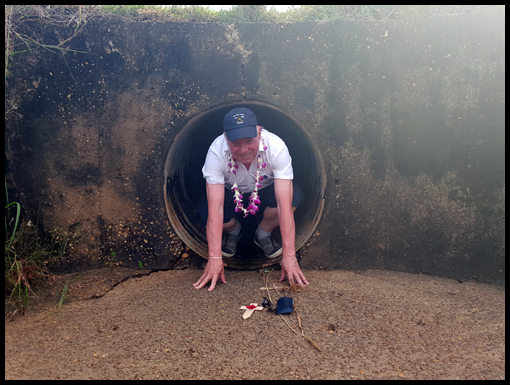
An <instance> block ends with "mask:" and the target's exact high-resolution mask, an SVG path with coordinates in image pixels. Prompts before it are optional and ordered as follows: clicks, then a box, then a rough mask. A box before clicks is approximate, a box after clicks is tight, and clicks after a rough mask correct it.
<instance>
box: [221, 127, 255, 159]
mask: <svg viewBox="0 0 510 385" xmlns="http://www.w3.org/2000/svg"><path fill="white" fill-rule="evenodd" d="M257 132H258V134H257V136H256V137H255V138H242V139H239V140H236V141H235V142H231V141H229V140H228V139H227V143H228V148H229V149H230V152H231V153H232V156H233V157H234V158H235V159H236V160H239V161H240V162H241V163H245V164H246V163H251V162H253V160H254V159H255V157H256V156H257V154H258V152H259V142H260V129H257Z"/></svg>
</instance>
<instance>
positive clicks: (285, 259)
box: [282, 257, 297, 261]
mask: <svg viewBox="0 0 510 385" xmlns="http://www.w3.org/2000/svg"><path fill="white" fill-rule="evenodd" d="M289 259H297V257H292V258H282V261H288V260H289Z"/></svg>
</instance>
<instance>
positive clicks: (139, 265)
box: [138, 261, 143, 269]
mask: <svg viewBox="0 0 510 385" xmlns="http://www.w3.org/2000/svg"><path fill="white" fill-rule="evenodd" d="M138 267H139V268H140V269H143V263H142V261H138Z"/></svg>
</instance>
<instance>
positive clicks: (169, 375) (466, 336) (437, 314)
mask: <svg viewBox="0 0 510 385" xmlns="http://www.w3.org/2000/svg"><path fill="white" fill-rule="evenodd" d="M115 272H116V270H114V271H113V272H109V273H111V274H115ZM101 274H104V271H102V273H97V274H96V275H95V276H100V275H101ZM200 274H201V271H200V270H197V269H187V270H182V271H160V272H155V273H152V274H150V275H146V276H139V277H135V278H131V279H128V280H126V281H123V282H121V283H119V284H117V285H116V286H115V287H114V288H113V289H111V290H109V291H108V290H106V289H105V290H103V291H102V292H101V290H100V288H99V287H97V288H93V289H97V290H98V291H97V295H96V297H98V298H95V299H90V300H83V299H81V300H80V299H79V298H83V296H87V295H89V296H90V294H86V295H85V294H81V297H80V295H79V293H80V292H82V291H85V292H86V291H87V288H86V287H84V286H87V284H86V282H87V279H86V278H83V279H82V280H81V281H80V279H76V280H74V281H72V282H73V283H72V284H73V288H71V290H70V293H69V294H70V296H71V297H72V298H73V299H76V301H74V302H71V303H68V304H65V305H64V307H63V312H62V314H61V315H59V314H58V313H48V311H47V309H44V310H43V309H39V311H37V312H34V311H32V312H28V314H26V315H25V316H20V317H18V316H15V317H12V316H7V317H6V324H5V355H6V359H5V378H6V379H40V380H43V379H51V380H54V379H112V380H113V379H437V380H439V379H503V378H504V375H505V291H504V288H502V287H497V286H490V285H487V284H480V283H473V282H463V283H460V282H458V281H455V280H450V279H445V278H436V277H431V276H425V275H413V274H408V273H395V272H387V271H375V270H372V271H370V270H369V271H363V272H349V271H306V272H305V274H306V275H307V278H308V280H309V281H310V282H311V284H310V286H309V288H308V289H307V290H305V291H303V292H300V293H296V294H293V297H294V299H295V306H296V309H297V311H298V313H299V314H300V316H301V320H302V326H303V330H304V333H305V335H307V336H308V337H309V338H311V339H312V340H313V341H315V342H316V344H317V345H318V346H319V347H320V349H321V350H322V351H321V352H319V351H318V350H317V349H315V348H314V347H313V346H312V345H311V344H310V343H308V342H306V341H305V340H304V339H303V338H302V337H301V336H300V335H298V334H296V333H294V332H293V331H292V330H291V329H290V328H289V326H288V325H286V324H285V322H284V321H283V320H282V319H281V318H280V317H279V316H275V315H274V314H272V313H270V312H267V311H260V312H259V311H257V312H255V313H254V314H253V315H252V316H251V317H250V318H248V319H247V320H243V318H242V314H243V310H240V306H242V305H248V304H250V303H251V302H258V303H259V304H260V302H261V299H262V295H266V294H265V293H264V292H263V291H261V290H260V288H261V286H263V278H262V276H261V275H262V273H260V272H255V271H227V272H226V279H227V284H226V285H219V286H218V287H217V289H216V290H214V291H213V292H207V291H206V290H200V291H197V290H195V289H194V288H193V287H192V283H193V282H195V281H196V280H197V279H198V277H199V276H200ZM277 278H279V272H276V271H275V272H272V273H270V279H271V280H274V279H277ZM119 280H120V279H119ZM89 282H92V281H89ZM78 284H80V285H82V286H78ZM96 285H98V286H101V285H100V284H96ZM89 286H90V283H89ZM106 286H107V285H106ZM73 291H74V293H78V294H73ZM93 291H94V290H92V292H93ZM89 292H90V287H89ZM103 294H104V295H103ZM282 294H283V293H282ZM73 295H74V297H73ZM271 295H272V298H273V300H275V299H277V298H279V295H278V294H276V293H275V292H274V291H272V292H271ZM284 317H285V319H286V320H287V321H288V322H289V324H290V326H292V327H294V328H295V330H299V327H298V321H297V317H296V313H293V314H291V315H288V316H284Z"/></svg>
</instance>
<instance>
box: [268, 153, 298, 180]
mask: <svg viewBox="0 0 510 385" xmlns="http://www.w3.org/2000/svg"><path fill="white" fill-rule="evenodd" d="M273 173H274V178H275V179H294V170H293V169H292V158H291V156H290V154H289V149H288V148H287V146H285V145H284V146H283V148H282V149H281V150H280V151H279V152H278V153H277V154H275V155H274V157H273Z"/></svg>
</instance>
